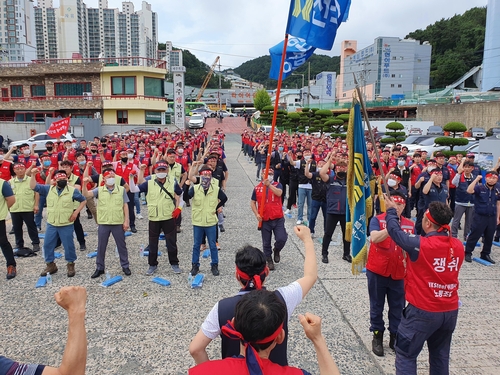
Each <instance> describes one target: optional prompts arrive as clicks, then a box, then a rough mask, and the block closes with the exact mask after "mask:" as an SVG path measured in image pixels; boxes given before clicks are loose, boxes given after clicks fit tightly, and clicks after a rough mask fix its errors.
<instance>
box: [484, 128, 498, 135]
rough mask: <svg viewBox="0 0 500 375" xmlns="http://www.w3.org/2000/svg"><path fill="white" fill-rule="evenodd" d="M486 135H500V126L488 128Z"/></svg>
mask: <svg viewBox="0 0 500 375" xmlns="http://www.w3.org/2000/svg"><path fill="white" fill-rule="evenodd" d="M486 135H489V136H492V135H493V136H496V135H500V128H491V129H488V131H487V132H486Z"/></svg>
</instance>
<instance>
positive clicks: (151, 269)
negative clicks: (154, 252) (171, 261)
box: [146, 266, 158, 276]
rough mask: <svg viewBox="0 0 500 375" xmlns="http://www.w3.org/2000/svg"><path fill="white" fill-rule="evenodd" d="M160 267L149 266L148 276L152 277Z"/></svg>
mask: <svg viewBox="0 0 500 375" xmlns="http://www.w3.org/2000/svg"><path fill="white" fill-rule="evenodd" d="M157 268H158V266H149V268H148V270H147V271H146V275H148V276H151V275H152V274H154V273H155V272H156V269H157Z"/></svg>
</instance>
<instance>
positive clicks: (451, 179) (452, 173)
mask: <svg viewBox="0 0 500 375" xmlns="http://www.w3.org/2000/svg"><path fill="white" fill-rule="evenodd" d="M446 168H447V169H448V172H450V180H449V181H450V189H454V188H456V186H455V185H453V184H452V183H451V181H453V179H454V178H455V176H456V175H457V171H456V170H454V169H453V168H452V167H450V166H449V165H447V166H446Z"/></svg>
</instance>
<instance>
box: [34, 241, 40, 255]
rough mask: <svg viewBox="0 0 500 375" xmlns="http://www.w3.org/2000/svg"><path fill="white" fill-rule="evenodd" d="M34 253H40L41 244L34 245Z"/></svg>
mask: <svg viewBox="0 0 500 375" xmlns="http://www.w3.org/2000/svg"><path fill="white" fill-rule="evenodd" d="M33 251H34V252H35V253H36V252H38V251H40V244H39V243H34V244H33Z"/></svg>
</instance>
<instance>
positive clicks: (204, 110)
mask: <svg viewBox="0 0 500 375" xmlns="http://www.w3.org/2000/svg"><path fill="white" fill-rule="evenodd" d="M205 113H206V114H207V115H206V117H215V116H216V114H215V112H214V111H212V110H211V109H210V108H207V107H200V108H195V109H193V110H192V111H191V114H192V115H195V114H199V115H202V116H204V115H205Z"/></svg>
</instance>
